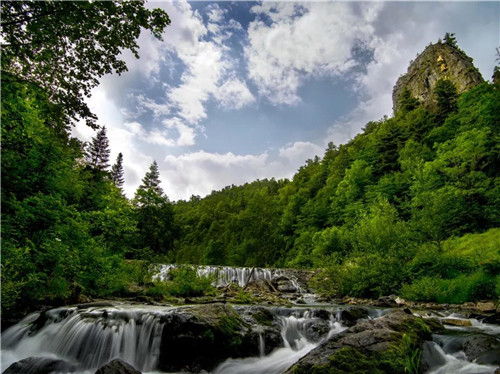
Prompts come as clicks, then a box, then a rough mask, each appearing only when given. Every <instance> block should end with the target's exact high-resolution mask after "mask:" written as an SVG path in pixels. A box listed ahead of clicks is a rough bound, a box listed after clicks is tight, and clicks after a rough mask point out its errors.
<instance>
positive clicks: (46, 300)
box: [1, 45, 500, 318]
mask: <svg viewBox="0 0 500 374" xmlns="http://www.w3.org/2000/svg"><path fill="white" fill-rule="evenodd" d="M435 48H438V49H442V48H448V47H444V46H443V45H440V46H437V47H432V46H431V47H429V49H428V50H430V51H433V50H434V49H435ZM452 48H453V51H454V50H457V51H458V52H453V51H452V50H451V49H449V48H448V49H449V50H450V53H453V55H455V54H456V53H459V55H460V56H462V58H461V60H460V61H465V62H464V63H466V65H464V66H467V67H466V68H465V70H466V71H469V72H472V71H475V70H474V69H469V67H471V66H472V65H467V64H470V59H468V58H467V57H466V56H465V54H463V52H461V51H459V50H458V49H457V48H456V47H454V46H453V47H452ZM428 50H427V51H428ZM428 53H430V52H425V53H424V54H422V55H421V56H423V57H422V58H424V57H425V56H426V55H427V54H428ZM432 53H434V52H432ZM436 53H437V52H436ZM443 53H444V52H443ZM457 56H458V54H457ZM464 56H465V57H464ZM434 57H435V56H434V54H432V56H431V57H430V59H431V60H433V59H434ZM445 58H446V63H447V69H448V70H449V71H450V72H453V71H459V70H460V69H462V68H460V69H458V68H456V67H455V66H454V63H453V60H452V59H450V58H449V57H448V56H447V55H446V56H445ZM5 61H6V64H7V62H8V61H7V60H5ZM457 61H459V60H457ZM467 61H468V62H467ZM414 64H416V65H414ZM419 64H421V60H420V59H417V60H416V61H415V62H414V63H413V64H412V65H411V66H410V68H409V72H412V71H414V70H415V69H416V68H415V67H414V66H419ZM457 64H461V62H457ZM417 70H418V69H417ZM460 71H463V69H462V70H460ZM16 74H17V73H16V70H15V69H9V68H8V66H7V65H5V66H3V67H2V76H1V78H2V118H1V119H2V139H1V140H2V290H1V291H2V312H3V315H4V316H5V318H9V317H10V316H17V317H19V316H20V315H22V314H24V313H27V312H28V311H31V310H34V309H35V308H37V307H40V305H46V304H50V305H60V304H68V303H76V302H85V301H88V300H89V299H91V298H95V297H109V296H130V295H131V294H132V295H137V293H138V292H139V293H141V292H145V293H147V294H148V295H153V296H155V297H160V298H161V297H163V296H165V295H168V294H170V295H171V294H172V292H173V291H172V289H170V291H168V290H167V289H166V288H165V286H164V285H152V284H151V275H150V274H148V272H147V269H148V264H150V263H151V262H177V263H192V264H212V265H218V264H220V265H238V266H261V267H267V266H273V267H291V268H312V269H320V270H321V271H320V272H319V274H318V276H317V279H316V282H317V289H318V290H319V291H321V292H323V293H325V294H327V295H347V294H349V295H351V296H367V297H376V296H379V295H381V294H390V293H398V294H401V295H403V296H405V297H407V298H409V299H412V300H429V301H439V302H463V301H468V300H478V299H482V298H497V297H498V296H499V295H500V277H499V275H498V274H499V271H500V255H499V252H498V236H499V232H498V227H499V224H500V222H499V221H500V199H499V196H500V178H499V170H500V167H499V161H500V160H499V158H500V157H499V154H500V152H499V144H500V142H499V136H500V128H499V127H500V110H499V108H500V91H499V86H498V84H497V83H495V84H491V83H488V82H482V83H481V82H478V81H477V82H476V81H475V82H474V84H471V86H470V87H469V89H468V90H462V88H459V87H458V86H457V84H458V83H459V82H460V80H461V79H462V78H459V81H456V80H454V78H453V77H451V76H444V77H441V76H439V77H436V78H439V79H437V80H436V82H435V84H433V85H432V86H429V88H428V90H427V91H426V94H425V95H427V97H432V100H433V103H434V104H433V105H434V106H433V107H432V108H429V107H428V106H427V105H426V104H425V100H426V99H425V97H424V96H425V95H424V96H422V97H421V96H418V97H415V96H413V95H416V94H417V93H416V91H415V92H414V91H412V90H413V85H415V87H417V86H418V85H419V83H418V82H419V80H422V79H423V81H425V80H426V79H427V78H429V77H431V76H434V74H435V72H434V70H432V69H430V70H429V75H428V76H426V75H424V76H422V77H420V78H418V79H417V78H415V79H416V80H413V78H411V77H410V78H404V77H403V78H401V79H402V80H403V81H404V80H405V79H409V80H408V82H410V83H408V84H407V85H406V86H405V85H402V83H401V80H400V82H399V83H398V85H399V86H400V87H403V91H402V93H401V95H400V100H399V101H398V104H397V110H396V112H395V115H394V117H391V118H384V119H382V120H379V121H373V122H369V123H367V124H366V126H365V127H364V129H363V131H362V132H361V133H360V134H359V135H357V136H356V137H355V138H354V139H352V140H351V141H350V142H348V143H347V144H343V145H338V146H337V145H335V144H333V143H330V144H329V145H328V148H327V149H326V150H325V153H324V154H323V155H322V156H321V157H320V156H317V157H315V158H314V159H312V160H307V161H306V163H305V165H304V166H302V167H301V168H300V169H299V170H298V171H297V173H296V174H295V176H294V177H293V179H292V180H279V181H276V180H274V179H271V180H261V181H255V182H253V183H249V184H246V185H243V186H230V187H226V188H224V189H223V190H222V191H214V192H213V193H212V194H210V195H209V196H207V197H206V198H203V199H201V198H197V197H193V198H192V199H191V200H190V201H179V202H177V203H172V202H170V201H169V200H168V198H167V196H166V195H165V194H164V192H163V190H162V188H161V187H160V179H159V171H158V165H157V164H156V162H153V164H152V165H151V167H150V169H149V171H148V172H146V175H145V176H144V178H143V179H142V184H141V185H140V187H139V188H138V190H137V192H136V195H135V197H134V199H133V200H129V199H127V198H126V197H125V196H124V194H123V190H122V189H121V188H122V185H123V165H122V164H121V161H122V159H120V158H118V159H117V162H116V164H115V165H113V168H111V171H110V170H109V143H108V141H107V138H106V133H105V128H101V129H100V130H99V132H98V134H97V137H96V138H94V139H93V141H92V143H91V144H89V145H87V146H86V145H85V144H83V143H82V142H80V141H78V140H77V139H75V138H72V137H71V135H70V133H69V124H70V123H71V118H70V115H69V114H68V112H67V110H66V109H65V106H64V103H58V102H54V100H53V98H51V96H50V93H49V92H48V91H47V90H46V88H44V87H43V86H40V85H39V84H37V83H36V82H31V81H29V80H26V79H24V78H22V77H19V76H17V75H16ZM474 74H475V73H474ZM410 76H411V74H410ZM460 77H462V75H460ZM429 79H430V78H429ZM433 79H434V78H433ZM427 80H428V79H427ZM457 82H458V83H457ZM398 85H397V86H396V87H398ZM404 87H406V89H405V88H404ZM457 88H459V89H458V90H457ZM399 89H400V88H396V89H395V92H397V91H398V90H399ZM462 91H464V92H462ZM419 95H420V94H419ZM421 100H422V101H421ZM95 155H98V157H97V158H96V157H94V156H95ZM183 274H184V275H183ZM186 274H187V273H186ZM193 274H194V273H193ZM193 274H191V275H190V276H191V278H190V277H187V276H185V273H183V272H181V273H180V275H179V282H180V284H181V285H179V287H180V288H182V294H183V295H185V292H184V291H185V290H188V291H189V290H191V288H190V287H193V284H192V283H193V282H191V281H192V280H193V279H194V278H196V275H195V274H194V275H193ZM193 277H194V278H193ZM204 282H205V283H207V282H206V280H205V281H204ZM205 283H203V282H202V286H203V285H207V284H205ZM184 286H186V287H187V288H183V287H184ZM208 286H209V284H208ZM176 287H177V286H176ZM202 289H203V287H202ZM188 291H186V292H187V293H188V294H189V292H191V291H189V292H188ZM197 292H199V291H197Z"/></svg>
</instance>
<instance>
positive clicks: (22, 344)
mask: <svg viewBox="0 0 500 374" xmlns="http://www.w3.org/2000/svg"><path fill="white" fill-rule="evenodd" d="M169 312H170V311H169V310H168V309H166V308H163V309H162V310H158V309H156V310H155V309H153V308H141V309H134V308H124V309H122V308H106V309H105V310H104V309H99V308H94V309H87V310H84V311H78V310H77V308H76V307H75V308H58V309H53V310H50V311H48V312H47V315H48V316H49V319H50V321H48V322H47V323H46V324H45V326H44V327H43V328H42V329H40V331H38V332H36V333H33V332H32V331H31V327H32V325H31V322H33V321H34V320H35V319H36V318H37V317H38V315H37V314H33V315H31V316H29V317H27V318H25V319H24V320H23V321H21V322H20V323H18V324H17V325H15V326H12V327H11V328H9V329H7V330H6V331H5V332H4V333H2V368H4V369H5V368H7V367H8V366H10V365H11V364H12V363H14V362H16V361H19V360H21V359H24V358H27V357H31V356H36V357H49V358H55V359H63V360H65V361H67V362H69V363H71V364H75V365H77V366H78V367H80V368H81V369H82V370H85V369H94V371H95V369H96V368H99V367H100V366H102V365H104V364H106V363H107V362H109V361H111V360H112V359H114V358H121V359H123V360H124V361H126V362H128V363H129V364H131V365H132V366H134V367H136V368H137V369H139V370H142V371H150V370H152V369H154V368H156V366H157V363H158V357H159V353H160V342H161V333H162V328H163V325H162V323H161V322H160V319H161V317H162V315H164V314H165V313H169Z"/></svg>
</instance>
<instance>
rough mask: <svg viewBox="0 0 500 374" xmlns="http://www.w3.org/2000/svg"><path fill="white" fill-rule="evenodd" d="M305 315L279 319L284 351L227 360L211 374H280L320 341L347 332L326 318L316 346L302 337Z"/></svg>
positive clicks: (336, 322) (304, 335)
mask: <svg viewBox="0 0 500 374" xmlns="http://www.w3.org/2000/svg"><path fill="white" fill-rule="evenodd" d="M311 319H312V317H311V316H310V312H309V311H304V312H303V313H295V315H290V316H288V317H280V322H281V336H282V338H283V342H284V344H285V347H284V348H278V349H276V350H274V351H273V352H272V353H271V354H269V355H268V356H263V357H262V356H261V357H248V358H240V359H232V358H230V359H228V360H226V361H225V362H223V363H222V364H220V365H219V366H218V367H217V368H216V369H215V370H214V371H213V372H212V373H214V374H234V373H238V374H256V373H265V374H280V373H283V372H284V371H285V370H286V369H288V368H289V367H290V366H291V365H292V364H293V363H295V362H297V361H298V360H299V359H300V358H301V357H303V356H305V355H306V354H307V353H309V352H310V351H311V350H312V349H314V348H316V347H317V346H318V345H319V344H320V343H321V342H322V341H324V340H325V339H328V338H330V337H331V336H333V335H335V334H338V333H340V332H342V331H344V330H346V329H347V327H343V326H342V325H341V323H340V322H338V321H337V320H336V317H334V315H331V317H330V331H329V332H328V335H327V336H326V337H323V339H321V341H320V342H317V343H313V342H311V341H309V340H308V339H307V337H306V331H305V329H306V326H307V324H308V323H309V322H310V321H311Z"/></svg>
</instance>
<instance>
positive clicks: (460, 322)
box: [443, 318, 472, 327]
mask: <svg viewBox="0 0 500 374" xmlns="http://www.w3.org/2000/svg"><path fill="white" fill-rule="evenodd" d="M443 323H444V324H445V325H452V326H464V327H467V326H472V322H471V321H470V320H468V319H458V318H445V319H443Z"/></svg>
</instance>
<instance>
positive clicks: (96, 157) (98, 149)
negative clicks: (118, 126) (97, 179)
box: [86, 126, 110, 171]
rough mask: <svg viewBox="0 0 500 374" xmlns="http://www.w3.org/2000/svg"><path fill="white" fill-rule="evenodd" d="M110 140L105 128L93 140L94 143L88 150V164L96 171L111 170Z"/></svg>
mask: <svg viewBox="0 0 500 374" xmlns="http://www.w3.org/2000/svg"><path fill="white" fill-rule="evenodd" d="M109 153H110V150H109V140H108V137H107V135H106V126H104V127H103V128H102V129H101V130H99V132H98V133H97V135H96V136H95V137H94V138H92V143H91V144H90V145H89V146H88V149H87V155H86V157H87V163H88V164H89V166H90V167H91V168H92V169H94V170H99V171H105V170H106V169H107V168H109Z"/></svg>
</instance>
